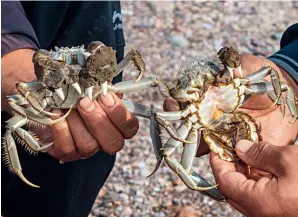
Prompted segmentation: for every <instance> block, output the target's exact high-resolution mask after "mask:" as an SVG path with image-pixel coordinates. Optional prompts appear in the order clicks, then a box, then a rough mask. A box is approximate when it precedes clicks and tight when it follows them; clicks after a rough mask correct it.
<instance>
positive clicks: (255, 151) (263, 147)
mask: <svg viewBox="0 0 298 217" xmlns="http://www.w3.org/2000/svg"><path fill="white" fill-rule="evenodd" d="M251 152H252V156H253V158H254V160H255V161H257V162H262V161H263V159H264V158H263V156H264V155H265V154H266V153H267V152H268V144H267V143H266V142H259V143H258V146H253V148H252V150H251Z"/></svg>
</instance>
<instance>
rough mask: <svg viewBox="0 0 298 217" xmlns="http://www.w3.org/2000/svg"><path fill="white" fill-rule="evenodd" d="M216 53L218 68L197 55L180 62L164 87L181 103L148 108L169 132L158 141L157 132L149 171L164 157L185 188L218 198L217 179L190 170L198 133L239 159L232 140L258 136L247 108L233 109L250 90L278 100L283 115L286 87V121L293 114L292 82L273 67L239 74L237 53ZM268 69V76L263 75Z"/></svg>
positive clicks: (221, 151)
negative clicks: (174, 78)
mask: <svg viewBox="0 0 298 217" xmlns="http://www.w3.org/2000/svg"><path fill="white" fill-rule="evenodd" d="M217 54H218V58H219V59H220V61H221V63H222V64H223V65H224V69H220V68H219V67H217V66H216V65H215V64H214V63H212V62H209V61H207V60H204V59H199V58H192V59H190V60H187V61H185V62H184V63H183V65H182V66H181V68H180V71H179V72H178V79H177V84H176V85H175V86H174V87H172V88H169V91H168V92H169V96H171V97H172V98H173V99H175V100H176V101H178V102H179V103H180V105H182V107H184V109H182V110H180V111H167V112H165V111H155V112H154V121H156V122H157V123H158V125H159V126H162V127H163V128H164V129H165V130H166V131H167V132H168V134H169V135H170V138H169V139H168V140H166V141H165V142H162V141H163V140H164V138H159V140H158V142H159V145H155V146H154V147H155V149H156V150H155V153H156V157H157V160H158V162H157V164H156V167H155V169H154V171H153V172H152V173H151V174H150V175H149V176H151V175H153V174H154V173H155V172H156V171H157V169H158V167H159V165H160V164H161V162H162V160H163V159H164V160H165V162H166V163H167V165H168V166H169V167H170V168H171V169H172V170H173V171H174V172H176V173H177V174H178V176H179V177H180V178H181V179H182V181H183V182H184V183H185V184H186V185H187V187H188V188H190V189H192V190H195V191H202V192H203V193H206V194H207V195H208V196H211V197H212V198H213V199H215V200H219V201H224V197H223V196H222V195H221V194H219V193H220V192H218V191H215V189H216V186H217V185H214V186H211V185H210V184H209V183H207V182H206V181H205V180H204V179H203V178H202V177H200V176H198V174H196V173H195V172H194V171H192V164H193V161H194V158H195V157H196V153H197V149H198V145H199V144H200V140H201V139H203V140H204V141H205V142H206V143H207V145H208V146H209V149H210V150H211V151H213V152H215V153H217V154H218V155H219V156H220V158H221V159H223V160H226V161H232V162H235V161H237V160H239V158H238V157H237V155H236V152H235V145H236V142H237V141H239V140H241V139H246V140H251V141H253V142H259V141H261V140H262V138H261V135H260V126H259V125H257V123H256V121H255V120H254V119H253V118H252V117H251V116H250V115H249V114H246V113H244V112H241V111H239V107H241V106H242V105H243V104H244V103H245V102H246V100H247V99H248V98H249V97H250V96H252V95H255V94H268V96H269V97H270V98H271V99H272V100H273V104H272V105H275V104H278V105H281V106H282V110H281V111H282V117H284V114H285V109H284V106H285V105H284V100H283V98H282V93H283V92H286V104H287V106H288V108H289V111H290V113H291V115H292V118H293V119H292V120H291V121H289V122H290V123H292V124H293V123H294V122H295V121H297V118H298V114H297V109H296V105H295V96H294V92H293V90H292V88H291V87H289V86H288V85H287V84H286V83H284V82H282V81H281V80H280V77H279V74H278V72H277V71H276V70H275V69H274V68H272V67H270V66H266V67H262V68H261V69H259V70H258V71H256V72H254V73H252V74H250V75H247V76H245V77H243V74H242V69H241V61H240V54H239V53H238V52H237V51H236V50H235V49H234V48H233V47H223V48H222V49H220V50H219V51H218V53H217ZM234 75H238V77H235V76H234ZM268 75H269V76H270V78H271V81H267V80H265V79H264V78H265V77H266V76H268ZM179 120H183V121H184V123H183V124H182V125H181V126H180V127H179V128H178V129H175V128H174V127H173V125H172V124H171V123H170V121H179ZM180 145H183V147H184V148H183V153H182V156H181V160H180V162H178V161H176V160H175V159H174V158H173V157H172V155H173V153H174V152H175V151H177V148H178V147H179V146H180Z"/></svg>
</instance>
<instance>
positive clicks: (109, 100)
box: [100, 92, 115, 107]
mask: <svg viewBox="0 0 298 217" xmlns="http://www.w3.org/2000/svg"><path fill="white" fill-rule="evenodd" d="M100 100H101V102H102V104H104V105H105V106H106V107H111V106H113V105H114V104H115V100H114V97H113V96H112V94H110V93H109V92H108V93H107V94H106V95H105V96H104V95H101V96H100Z"/></svg>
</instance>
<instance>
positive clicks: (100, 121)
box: [90, 112, 110, 131]
mask: <svg viewBox="0 0 298 217" xmlns="http://www.w3.org/2000/svg"><path fill="white" fill-rule="evenodd" d="M90 120H91V121H90V122H91V123H90V124H91V126H92V127H93V128H94V130H98V129H100V130H101V131H106V130H108V129H109V128H110V122H109V121H108V118H107V116H106V115H105V113H102V112H96V113H94V114H93V115H92V117H91V118H90Z"/></svg>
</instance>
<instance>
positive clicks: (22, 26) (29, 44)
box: [1, 1, 40, 57]
mask: <svg viewBox="0 0 298 217" xmlns="http://www.w3.org/2000/svg"><path fill="white" fill-rule="evenodd" d="M1 13H2V15H1V47H2V48H1V57H3V56H4V55H6V54H8V53H10V52H12V51H14V50H17V49H22V48H28V49H34V50H36V49H38V48H39V47H40V46H39V41H38V39H37V36H36V34H35V32H34V29H33V27H32V25H31V24H30V22H29V21H28V20H27V18H26V15H25V11H24V9H23V7H22V5H21V3H20V2H15V1H1Z"/></svg>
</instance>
